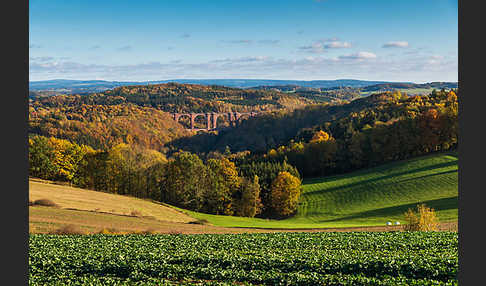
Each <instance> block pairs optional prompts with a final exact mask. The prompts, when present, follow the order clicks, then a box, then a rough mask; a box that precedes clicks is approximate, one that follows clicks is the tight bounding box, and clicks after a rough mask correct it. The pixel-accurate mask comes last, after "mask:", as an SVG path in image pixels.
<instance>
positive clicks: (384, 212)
mask: <svg viewBox="0 0 486 286" xmlns="http://www.w3.org/2000/svg"><path fill="white" fill-rule="evenodd" d="M420 203H424V204H426V205H427V206H428V207H430V208H433V209H434V210H436V211H444V210H450V209H457V208H458V206H459V204H458V197H450V198H443V199H436V200H428V201H421V202H416V203H411V204H405V205H399V206H394V207H388V208H381V209H377V210H372V211H365V212H360V213H356V214H354V215H350V216H346V217H341V218H336V219H327V220H319V222H320V223H323V222H338V221H345V220H351V219H358V218H359V219H366V218H372V217H384V216H398V215H403V214H404V213H405V212H406V211H407V210H408V209H415V207H416V206H417V204H420Z"/></svg>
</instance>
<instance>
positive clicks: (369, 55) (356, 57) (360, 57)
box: [338, 52, 376, 60]
mask: <svg viewBox="0 0 486 286" xmlns="http://www.w3.org/2000/svg"><path fill="white" fill-rule="evenodd" d="M338 58H339V59H342V60H367V59H375V58H376V55H375V54H373V53H370V52H357V53H354V54H349V55H343V56H339V57H338Z"/></svg>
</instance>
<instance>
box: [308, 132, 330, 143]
mask: <svg viewBox="0 0 486 286" xmlns="http://www.w3.org/2000/svg"><path fill="white" fill-rule="evenodd" d="M329 138H330V136H329V134H327V132H325V131H322V130H319V131H317V132H316V133H315V134H314V136H312V139H311V140H310V143H318V142H325V141H327V140H329Z"/></svg>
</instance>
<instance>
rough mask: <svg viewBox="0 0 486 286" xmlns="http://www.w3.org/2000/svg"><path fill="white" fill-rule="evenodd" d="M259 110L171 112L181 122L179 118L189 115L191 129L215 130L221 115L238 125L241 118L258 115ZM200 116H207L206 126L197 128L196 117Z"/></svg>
mask: <svg viewBox="0 0 486 286" xmlns="http://www.w3.org/2000/svg"><path fill="white" fill-rule="evenodd" d="M257 114H258V113H257V112H208V113H171V115H172V118H173V119H174V120H175V121H176V122H179V119H180V118H181V117H183V116H187V117H189V118H190V120H191V127H190V128H189V129H190V130H206V131H210V130H215V129H217V122H218V118H219V117H221V116H227V118H228V121H229V122H230V125H231V126H237V125H238V122H239V121H240V119H242V118H243V117H245V118H247V117H253V116H256V115H257ZM199 116H203V117H205V118H206V128H200V129H196V128H194V125H195V124H194V123H195V121H196V118H197V117H199Z"/></svg>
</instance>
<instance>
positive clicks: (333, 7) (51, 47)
mask: <svg viewBox="0 0 486 286" xmlns="http://www.w3.org/2000/svg"><path fill="white" fill-rule="evenodd" d="M457 12H458V11H457V1H450V0H427V1H423V0H417V1H415V0H393V1H387V0H368V1H363V0H296V1H290V0H278V1H277V0H266V1H265V0H260V1H253V0H246V1H236V0H235V1H234V0H224V1H223V0H191V1H189V0H177V1H175V0H174V1H168V0H167V1H165V0H140V1H124V0H103V1H91V0H83V1H58V0H30V1H29V76H30V80H31V81H34V80H47V79H59V78H63V79H85V80H87V79H103V80H119V81H126V80H130V81H146V80H165V79H176V78H201V79H203V78H206V79H207V78H256V79H296V80H318V79H321V80H326V79H342V78H353V79H362V80H386V81H412V82H417V83H422V82H430V81H457V78H458V76H457V69H458V49H457V42H458V29H457V24H458V16H457Z"/></svg>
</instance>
